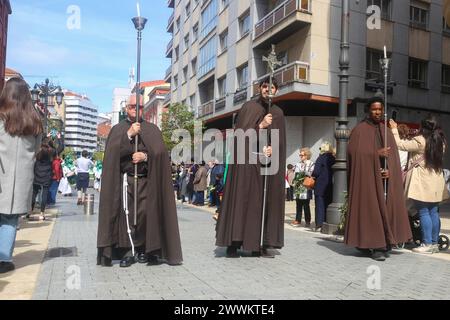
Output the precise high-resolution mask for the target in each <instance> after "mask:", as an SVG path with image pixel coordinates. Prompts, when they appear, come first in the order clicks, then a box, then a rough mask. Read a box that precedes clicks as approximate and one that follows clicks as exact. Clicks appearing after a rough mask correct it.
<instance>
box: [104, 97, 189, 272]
mask: <svg viewBox="0 0 450 320" xmlns="http://www.w3.org/2000/svg"><path fill="white" fill-rule="evenodd" d="M126 111H127V115H128V117H127V119H126V120H124V121H122V122H120V123H119V124H118V125H116V126H114V127H113V128H112V130H111V133H110V135H109V137H108V140H107V142H106V150H105V158H104V163H103V165H104V170H103V175H102V189H101V193H100V205H99V225H98V237H97V239H98V240H97V248H98V256H97V264H99V265H102V266H111V265H112V263H111V262H112V259H113V258H118V259H121V262H120V266H121V267H123V268H127V267H130V266H131V265H132V264H134V263H135V262H136V260H137V262H139V263H150V264H153V263H156V262H157V261H158V259H162V260H164V261H166V262H167V263H168V264H170V265H179V264H181V263H182V260H183V258H182V252H181V243H180V233H179V228H178V218H177V211H176V203H175V197H174V196H173V185H172V175H171V173H172V170H171V166H170V161H169V152H168V151H167V148H166V146H165V144H164V141H163V138H162V134H161V131H160V130H159V129H158V127H157V126H155V125H154V124H151V123H148V122H145V121H144V120H142V114H143V110H142V109H140V112H139V119H140V122H139V123H136V98H135V96H132V98H131V99H130V101H129V103H128V105H127V108H126ZM136 136H138V138H139V142H138V152H137V153H136V152H135V141H136ZM135 165H138V179H137V180H138V181H137V182H138V183H137V190H136V193H135V187H134V182H135ZM124 179H126V181H125V182H127V183H128V189H127V192H125V190H124V188H122V186H123V185H124ZM122 195H125V197H126V198H124V197H123V196H122ZM136 196H137V197H138V198H137V204H138V208H137V216H136V215H135V213H136V212H135V211H134V199H135V197H136ZM126 200H127V201H126ZM126 203H128V210H129V212H130V216H129V219H127V216H126V214H125V211H124V209H123V207H124V204H126ZM135 219H136V223H135ZM128 222H129V225H130V227H131V228H132V229H133V230H131V231H132V232H131V235H128V232H127V231H128V229H129V228H128V224H127V223H128ZM130 237H131V239H130ZM131 240H132V241H131ZM133 245H134V247H135V248H136V253H137V257H135V256H133V254H132V253H133V250H132V249H133Z"/></svg>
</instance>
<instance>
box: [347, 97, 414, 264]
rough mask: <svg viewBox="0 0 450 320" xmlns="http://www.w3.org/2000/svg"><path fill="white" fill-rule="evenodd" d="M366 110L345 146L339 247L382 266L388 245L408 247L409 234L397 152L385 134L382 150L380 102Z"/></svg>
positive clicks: (372, 102)
mask: <svg viewBox="0 0 450 320" xmlns="http://www.w3.org/2000/svg"><path fill="white" fill-rule="evenodd" d="M366 108H367V112H368V117H367V118H366V119H365V120H363V121H362V122H361V123H360V124H358V125H357V126H356V127H355V128H354V129H353V131H352V133H351V135H350V140H349V144H348V187H349V189H348V191H349V192H348V212H347V218H346V227H345V235H344V242H345V244H346V245H348V246H352V247H356V248H359V249H360V250H361V251H363V252H366V253H368V254H370V256H371V257H372V258H373V259H375V260H378V261H384V260H385V259H386V257H388V256H389V254H388V251H389V250H390V249H391V247H392V246H395V245H398V244H400V243H405V242H408V241H409V240H410V239H411V238H412V234H411V228H410V225H409V219H408V213H407V210H406V206H405V201H404V196H403V183H402V175H401V168H400V159H399V155H398V149H397V145H396V143H395V139H394V136H393V134H392V132H391V131H390V130H388V131H387V141H386V145H387V148H385V147H384V139H385V134H384V132H385V127H384V124H383V113H384V105H383V99H382V98H379V97H374V98H372V99H370V100H369V103H368V104H367V106H366ZM385 159H386V161H387V168H388V170H386V171H385V170H384V161H385ZM386 179H387V186H388V188H387V197H386V198H385V190H384V182H385V180H386Z"/></svg>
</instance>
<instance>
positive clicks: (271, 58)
mask: <svg viewBox="0 0 450 320" xmlns="http://www.w3.org/2000/svg"><path fill="white" fill-rule="evenodd" d="M262 60H263V61H264V62H267V65H268V66H269V69H270V76H269V107H268V108H267V114H270V108H271V107H272V98H273V91H272V85H273V75H274V72H275V68H276V67H277V66H281V65H282V62H281V61H278V60H277V54H276V52H275V45H274V44H273V45H272V51H271V52H270V54H269V55H268V56H267V57H264V56H263V57H262ZM268 141H269V145H270V134H269V136H268ZM267 167H268V166H267V165H266V168H265V170H266V172H265V174H264V194H263V208H262V215H261V239H260V241H261V242H260V244H261V250H264V224H265V219H266V217H265V215H266V204H267Z"/></svg>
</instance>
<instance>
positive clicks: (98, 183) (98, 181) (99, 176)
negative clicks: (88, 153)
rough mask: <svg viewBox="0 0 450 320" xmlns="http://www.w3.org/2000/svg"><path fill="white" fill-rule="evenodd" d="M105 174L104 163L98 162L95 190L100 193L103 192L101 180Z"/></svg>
mask: <svg viewBox="0 0 450 320" xmlns="http://www.w3.org/2000/svg"><path fill="white" fill-rule="evenodd" d="M102 172H103V163H102V161H101V160H97V161H96V162H95V166H94V179H95V180H94V189H95V190H97V191H98V192H100V190H101V179H102Z"/></svg>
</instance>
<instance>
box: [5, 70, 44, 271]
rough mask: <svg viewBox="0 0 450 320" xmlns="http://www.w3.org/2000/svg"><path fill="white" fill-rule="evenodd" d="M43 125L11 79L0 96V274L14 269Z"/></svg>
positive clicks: (22, 86) (23, 88) (19, 83)
mask: <svg viewBox="0 0 450 320" xmlns="http://www.w3.org/2000/svg"><path fill="white" fill-rule="evenodd" d="M42 131H43V129H42V123H41V119H40V117H39V114H38V113H37V111H36V110H35V109H34V107H33V102H32V100H31V95H30V91H29V89H28V85H27V83H26V82H25V81H24V80H22V79H20V78H12V79H10V80H9V81H7V82H6V83H5V86H4V89H3V92H2V94H1V96H0V166H1V168H2V170H0V273H6V272H9V271H12V270H14V268H15V266H14V263H13V251H14V246H15V240H16V233H17V226H18V224H19V217H20V216H23V215H26V214H27V213H28V212H30V210H31V196H32V192H33V179H34V163H35V155H36V152H37V150H38V149H39V146H40V143H41V139H42Z"/></svg>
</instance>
